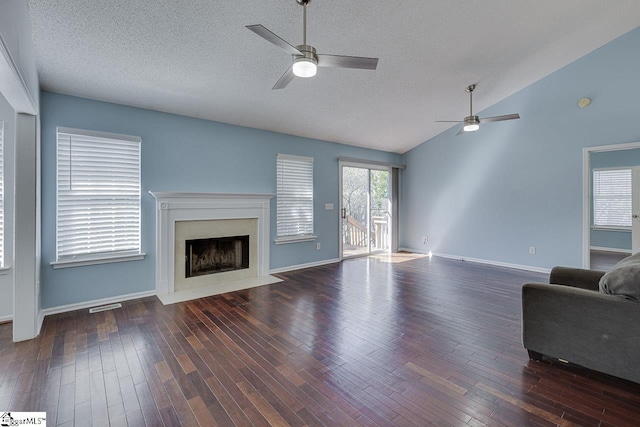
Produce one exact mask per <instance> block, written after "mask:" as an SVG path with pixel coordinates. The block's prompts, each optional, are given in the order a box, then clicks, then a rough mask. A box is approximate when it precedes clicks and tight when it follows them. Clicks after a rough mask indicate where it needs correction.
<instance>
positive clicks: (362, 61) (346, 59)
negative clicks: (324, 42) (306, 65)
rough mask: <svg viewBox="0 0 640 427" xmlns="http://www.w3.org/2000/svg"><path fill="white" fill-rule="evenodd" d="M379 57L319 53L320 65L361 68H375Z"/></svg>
mask: <svg viewBox="0 0 640 427" xmlns="http://www.w3.org/2000/svg"><path fill="white" fill-rule="evenodd" d="M377 66H378V58H364V57H362V56H343V55H318V67H335V68H358V69H361V70H375V69H376V67H377Z"/></svg>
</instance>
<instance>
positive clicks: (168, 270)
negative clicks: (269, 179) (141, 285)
mask: <svg viewBox="0 0 640 427" xmlns="http://www.w3.org/2000/svg"><path fill="white" fill-rule="evenodd" d="M149 194H151V195H152V196H153V197H154V198H155V199H156V293H157V295H158V297H160V300H161V301H163V302H164V300H163V297H164V296H166V295H168V294H172V293H174V291H175V288H174V265H175V262H174V261H175V229H176V222H178V221H196V220H218V219H224V220H228V219H256V220H257V223H258V239H257V240H258V241H257V247H258V259H257V261H258V264H257V277H264V276H268V275H269V247H270V240H269V228H270V221H271V215H270V201H271V198H273V196H274V194H232V193H178V192H158V191H150V192H149Z"/></svg>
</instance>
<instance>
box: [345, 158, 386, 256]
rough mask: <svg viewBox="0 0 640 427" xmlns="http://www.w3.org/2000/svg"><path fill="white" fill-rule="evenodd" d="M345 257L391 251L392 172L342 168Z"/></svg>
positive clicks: (348, 166) (350, 167)
mask: <svg viewBox="0 0 640 427" xmlns="http://www.w3.org/2000/svg"><path fill="white" fill-rule="evenodd" d="M340 171H341V182H342V188H341V191H342V197H341V203H342V205H341V212H340V213H341V221H342V257H343V258H348V257H354V256H362V255H368V254H370V253H375V252H388V251H389V249H390V247H391V215H390V210H391V209H390V206H391V202H390V200H391V197H390V193H391V192H390V180H389V170H388V169H375V168H372V167H367V166H359V165H341V168H340Z"/></svg>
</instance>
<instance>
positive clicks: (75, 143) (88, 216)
mask: <svg viewBox="0 0 640 427" xmlns="http://www.w3.org/2000/svg"><path fill="white" fill-rule="evenodd" d="M57 166H58V172H57V178H58V206H57V234H56V241H57V247H56V249H57V259H58V261H60V260H68V259H77V258H82V257H83V256H99V255H115V254H121V253H122V254H130V253H140V138H137V137H129V136H123V135H111V134H102V133H98V132H91V131H83V130H78V129H69V128H58V154H57Z"/></svg>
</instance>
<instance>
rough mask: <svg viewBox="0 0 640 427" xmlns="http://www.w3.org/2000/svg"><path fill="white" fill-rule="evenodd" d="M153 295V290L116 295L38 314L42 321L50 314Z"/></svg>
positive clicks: (48, 309) (49, 309) (47, 309)
mask: <svg viewBox="0 0 640 427" xmlns="http://www.w3.org/2000/svg"><path fill="white" fill-rule="evenodd" d="M155 294H156V290H155V289H154V290H151V291H144V292H136V293H134V294H125V295H118V296H115V297H109V298H102V299H94V300H91V301H83V302H78V303H75V304H67V305H59V306H57V307H50V308H45V309H43V310H42V311H41V312H40V314H41V315H42V317H43V319H44V316H50V315H52V314H59V313H66V312H68V311H75V310H84V309H85V308H91V307H95V306H98V305H106V304H113V303H115V302H122V301H129V300H132V299H136V298H146V297H150V296H153V295H155Z"/></svg>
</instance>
